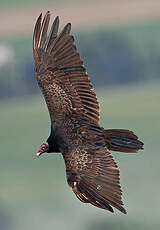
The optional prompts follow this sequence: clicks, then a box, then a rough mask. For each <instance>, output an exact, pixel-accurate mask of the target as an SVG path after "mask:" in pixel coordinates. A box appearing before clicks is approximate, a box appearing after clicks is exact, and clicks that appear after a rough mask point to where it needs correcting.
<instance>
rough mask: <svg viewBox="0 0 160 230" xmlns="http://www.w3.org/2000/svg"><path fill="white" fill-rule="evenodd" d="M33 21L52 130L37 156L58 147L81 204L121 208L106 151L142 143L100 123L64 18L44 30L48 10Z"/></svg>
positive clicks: (131, 148)
mask: <svg viewBox="0 0 160 230" xmlns="http://www.w3.org/2000/svg"><path fill="white" fill-rule="evenodd" d="M41 20H42V15H40V17H39V18H38V20H37V23H36V25H35V30H34V37H33V53H34V60H35V73H36V77H37V80H38V84H39V86H40V88H41V90H42V92H43V95H44V97H45V100H46V103H47V106H48V110H49V114H50V118H51V133H50V136H49V138H48V139H47V142H46V143H44V144H42V146H41V148H40V150H39V152H38V155H41V154H42V153H44V152H61V153H62V155H63V158H64V161H65V165H66V175H67V181H68V184H69V185H70V186H71V188H72V190H73V192H74V193H75V194H76V196H77V197H78V198H79V199H80V200H81V201H82V202H84V203H91V204H93V205H94V206H96V207H99V208H103V209H107V210H109V211H111V212H113V209H112V207H111V206H113V207H115V208H117V209H119V210H120V211H121V212H123V213H126V211H125V209H124V208H123V207H122V205H123V203H122V200H121V196H122V191H121V188H120V176H119V168H118V166H117V164H116V162H115V161H114V159H113V157H112V155H111V153H110V152H109V150H114V151H123V152H137V151H138V150H139V149H141V148H142V146H143V143H142V142H140V141H139V140H138V137H137V136H136V135H135V134H134V133H133V132H131V131H129V130H120V129H113V130H105V129H104V128H102V127H100V122H99V104H98V100H97V97H96V94H95V92H94V91H93V87H92V85H91V82H90V80H89V78H88V75H87V73H86V70H85V68H84V66H83V62H82V60H81V59H80V55H79V54H78V52H77V49H76V47H75V45H74V38H73V36H71V35H70V29H71V24H70V23H68V24H67V25H66V26H65V27H64V29H63V30H62V32H61V33H60V34H59V35H57V32H58V26H59V18H58V17H56V19H55V20H54V22H53V24H52V27H51V30H50V33H49V35H48V34H47V31H48V25H49V21H50V13H49V12H47V13H46V15H45V17H44V19H43V21H42V22H41Z"/></svg>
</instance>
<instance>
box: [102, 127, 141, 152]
mask: <svg viewBox="0 0 160 230" xmlns="http://www.w3.org/2000/svg"><path fill="white" fill-rule="evenodd" d="M104 137H105V142H106V146H107V148H108V149H109V150H113V151H119V152H127V153H135V152H137V151H138V150H139V149H143V142H141V141H139V140H138V137H137V136H136V135H135V134H134V133H133V132H132V131H130V130H126V129H107V130H104Z"/></svg>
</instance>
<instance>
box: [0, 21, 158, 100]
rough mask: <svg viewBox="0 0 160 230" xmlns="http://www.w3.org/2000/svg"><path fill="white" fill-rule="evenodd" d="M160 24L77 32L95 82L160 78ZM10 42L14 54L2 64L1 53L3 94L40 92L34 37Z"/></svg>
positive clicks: (0, 93) (0, 86)
mask: <svg viewBox="0 0 160 230" xmlns="http://www.w3.org/2000/svg"><path fill="white" fill-rule="evenodd" d="M159 24H160V23H158V22H154V23H151V24H149V25H148V24H144V25H132V26H125V27H120V28H109V29H107V30H104V29H101V30H100V29H99V30H98V31H97V30H96V31H92V32H81V33H79V34H76V35H75V40H76V45H77V47H78V51H79V52H80V54H81V58H82V60H83V61H84V65H85V67H86V69H87V72H88V74H89V76H90V77H91V79H92V82H93V84H94V85H96V87H101V86H103V87H104V86H105V87H110V86H111V85H112V86H113V85H121V84H123V85H124V84H132V83H136V84H137V83H140V82H146V81H152V80H155V79H159V76H160V65H159V62H160V42H159V40H160V26H159ZM153 34H154V36H153ZM3 44H4V41H1V42H0V45H1V46H3ZM8 45H9V47H10V48H11V49H12V52H13V53H14V54H13V55H12V58H8V59H7V60H6V62H5V63H2V64H1V62H2V59H3V55H1V56H2V57H1V56H0V72H1V77H0V98H6V97H19V96H25V95H30V94H36V93H37V92H39V90H38V87H37V83H36V79H35V78H34V70H33V57H32V40H31V37H30V38H15V39H9V40H8V41H7V42H5V46H8ZM0 50H1V49H0Z"/></svg>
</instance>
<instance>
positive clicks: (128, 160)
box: [0, 0, 160, 230]
mask: <svg viewBox="0 0 160 230" xmlns="http://www.w3.org/2000/svg"><path fill="white" fill-rule="evenodd" d="M158 6H159V5H158V4H157V1H155V0H152V1H151V0H146V1H145V0H143V1H137V0H135V2H134V3H132V4H131V1H129V0H122V1H121V3H118V2H117V1H112V2H111V1H104V0H99V1H96V0H94V1H91V0H87V1H73V0H70V1H64V0H61V1H58V0H55V1H53V0H52V1H49V0H47V1H46V2H45V5H44V3H43V1H40V0H39V1H38V0H34V1H27V2H26V1H19V0H14V1H3V0H0V146H1V154H0V157H1V158H0V181H1V183H0V230H28V229H30V230H35V229H39V230H41V229H60V230H72V229H74V230H75V229H76V230H97V229H100V230H105V229H110V230H119V229H123V230H132V229H138V230H139V229H142V230H143V229H144V230H146V229H153V230H159V229H160V219H159V216H160V198H159V192H160V182H159V181H160V166H159V161H160V155H159V130H160V119H159V118H160V106H159V104H160V64H159V63H160V7H159V8H158ZM47 7H48V8H47ZM45 9H48V10H51V12H53V17H54V16H57V15H59V16H60V19H61V18H62V20H61V23H62V25H64V24H65V23H66V22H67V21H66V20H71V22H72V25H73V29H72V31H73V34H74V36H75V40H76V45H77V47H78V50H79V52H80V54H81V57H82V59H83V60H84V64H85V66H86V68H87V72H88V74H89V76H90V77H91V80H92V82H93V84H94V87H95V90H96V92H97V96H98V99H99V102H100V106H101V125H102V126H104V127H105V128H126V129H130V130H133V131H134V132H135V133H136V134H137V135H138V136H139V137H140V139H141V140H142V141H143V142H144V143H145V149H144V150H143V151H140V152H139V153H137V154H124V153H113V155H114V158H115V159H116V161H117V162H118V165H119V167H120V169H121V185H122V189H123V201H124V204H125V208H126V209H127V212H128V214H127V215H123V214H121V213H119V212H118V211H116V210H115V214H110V213H109V212H107V211H104V210H100V209H98V208H95V207H92V206H91V205H85V204H83V203H81V202H80V201H79V200H78V199H77V198H76V197H75V195H74V194H73V192H72V191H71V189H70V188H69V186H68V185H67V182H66V175H65V166H64V162H63V159H62V157H61V155H60V154H46V155H43V156H42V157H40V158H39V159H37V158H36V151H37V149H38V147H39V146H40V144H41V143H42V142H43V141H45V140H46V139H47V137H48V135H49V132H50V121H49V115H48V111H47V108H46V105H45V102H44V99H43V97H42V95H41V94H40V90H39V88H38V86H37V83H36V80H35V78H34V72H33V57H32V31H33V27H34V23H35V20H36V18H37V16H38V14H39V13H40V12H43V13H45ZM158 9H159V11H158ZM95 11H96V12H97V13H96V14H95V13H94V12H95ZM133 12H135V13H134V14H133ZM136 12H137V14H136ZM82 13H83V14H82ZM28 15H29V16H28ZM66 15H67V16H66ZM66 18H67V19H66ZM63 19H64V21H63ZM74 22H75V23H74ZM6 25H7V26H6Z"/></svg>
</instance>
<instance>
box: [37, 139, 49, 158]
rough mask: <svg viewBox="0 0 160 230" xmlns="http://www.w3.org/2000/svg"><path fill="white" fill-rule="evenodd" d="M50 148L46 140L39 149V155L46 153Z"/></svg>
mask: <svg viewBox="0 0 160 230" xmlns="http://www.w3.org/2000/svg"><path fill="white" fill-rule="evenodd" d="M48 150H49V144H48V142H45V143H43V144H42V145H41V147H40V148H39V150H38V153H37V156H38V157H39V156H40V155H41V154H42V153H45V152H47V151H48Z"/></svg>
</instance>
